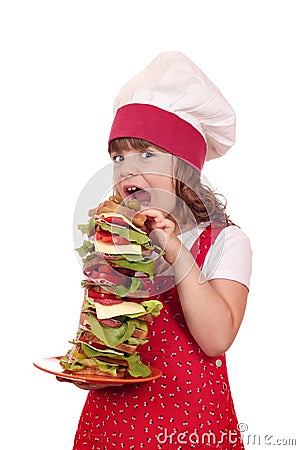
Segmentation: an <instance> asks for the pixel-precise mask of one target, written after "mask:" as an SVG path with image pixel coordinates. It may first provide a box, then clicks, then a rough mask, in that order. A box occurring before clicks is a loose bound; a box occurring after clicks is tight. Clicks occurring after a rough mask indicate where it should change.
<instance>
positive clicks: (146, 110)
mask: <svg viewBox="0 0 300 450" xmlns="http://www.w3.org/2000/svg"><path fill="white" fill-rule="evenodd" d="M122 137H133V138H139V139H144V140H146V141H148V142H150V143H152V144H154V145H157V146H158V147H161V148H163V149H164V150H167V151H168V152H170V153H172V154H173V155H175V156H177V157H179V158H181V159H183V160H185V161H187V162H188V163H190V164H192V165H193V166H194V167H195V168H197V169H198V170H201V169H202V167H203V164H204V161H205V155H206V142H205V140H204V138H203V136H202V134H201V133H199V131H197V130H196V128H194V127H193V126H192V125H191V124H190V123H189V122H186V121H185V120H183V119H181V118H180V117H178V116H177V115H176V114H174V113H171V112H168V111H165V110H164V109H161V108H158V107H157V106H153V105H149V104H142V103H130V104H127V105H124V106H122V107H121V108H119V109H118V110H117V113H116V115H115V118H114V121H113V124H112V127H111V132H110V136H109V144H110V143H111V141H113V140H114V139H117V138H122Z"/></svg>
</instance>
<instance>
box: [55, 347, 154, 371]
mask: <svg viewBox="0 0 300 450" xmlns="http://www.w3.org/2000/svg"><path fill="white" fill-rule="evenodd" d="M81 345H82V346H83V345H84V344H81ZM86 347H87V346H85V350H86ZM90 350H91V351H92V350H93V349H90ZM87 351H88V352H89V350H87ZM92 353H93V354H92ZM92 353H90V354H91V355H92V356H91V357H90V358H83V359H79V360H76V361H73V362H72V363H70V362H69V360H68V358H67V357H66V356H63V357H62V358H61V359H60V363H61V365H62V366H63V368H64V369H65V370H70V371H74V372H76V371H77V370H80V369H82V368H83V367H97V368H98V369H99V370H101V371H102V372H106V373H108V374H110V375H112V376H116V375H117V368H118V367H119V366H118V365H117V364H114V363H111V364H110V363H108V362H102V361H99V360H97V356H101V351H100V350H99V351H98V350H94V351H93V352H92ZM103 355H104V356H111V357H113V358H114V359H118V357H117V355H115V354H112V355H110V354H108V353H104V354H103ZM120 359H123V360H125V361H127V363H128V372H129V373H130V375H131V376H133V377H141V378H146V377H148V376H149V375H150V374H151V370H150V368H149V367H148V366H146V365H145V364H143V363H142V361H141V358H140V356H139V355H138V354H136V353H135V354H134V355H129V356H128V355H124V356H122V357H121V356H120Z"/></svg>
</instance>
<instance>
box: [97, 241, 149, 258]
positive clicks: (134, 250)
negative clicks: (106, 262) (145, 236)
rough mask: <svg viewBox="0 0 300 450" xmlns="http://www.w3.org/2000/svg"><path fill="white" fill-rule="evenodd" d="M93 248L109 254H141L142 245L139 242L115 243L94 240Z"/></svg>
mask: <svg viewBox="0 0 300 450" xmlns="http://www.w3.org/2000/svg"><path fill="white" fill-rule="evenodd" d="M94 244H95V249H96V251H97V252H100V253H107V254H109V255H141V254H142V247H141V246H140V244H119V245H115V244H113V243H110V242H102V241H97V240H95V241H94Z"/></svg>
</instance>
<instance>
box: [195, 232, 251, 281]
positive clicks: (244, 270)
mask: <svg viewBox="0 0 300 450" xmlns="http://www.w3.org/2000/svg"><path fill="white" fill-rule="evenodd" d="M251 271H252V250H251V245H250V240H249V238H248V237H247V235H246V234H245V233H244V232H243V231H242V230H241V229H240V228H239V227H237V226H235V225H230V226H228V227H226V228H224V230H222V231H221V233H220V234H219V236H218V237H217V239H216V241H215V243H214V244H213V246H212V247H211V248H210V250H209V252H208V254H207V255H206V258H205V261H204V264H203V267H202V273H203V275H204V277H205V279H207V280H212V279H216V278H226V279H229V280H234V281H238V282H239V283H242V284H244V285H245V286H246V287H247V288H248V289H249V288H250V277H251Z"/></svg>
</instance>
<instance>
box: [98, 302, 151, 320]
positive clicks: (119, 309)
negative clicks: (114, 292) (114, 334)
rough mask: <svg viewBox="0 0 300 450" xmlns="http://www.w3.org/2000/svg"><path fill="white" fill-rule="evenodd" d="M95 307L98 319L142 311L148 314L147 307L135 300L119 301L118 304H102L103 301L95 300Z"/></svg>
mask: <svg viewBox="0 0 300 450" xmlns="http://www.w3.org/2000/svg"><path fill="white" fill-rule="evenodd" d="M95 307H96V314H97V318H98V320H102V319H111V318H112V317H117V316H124V315H126V314H136V313H141V312H144V313H145V314H146V310H145V308H144V307H143V306H142V305H140V304H139V303H134V302H122V303H117V304H116V305H101V303H96V302H95Z"/></svg>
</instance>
